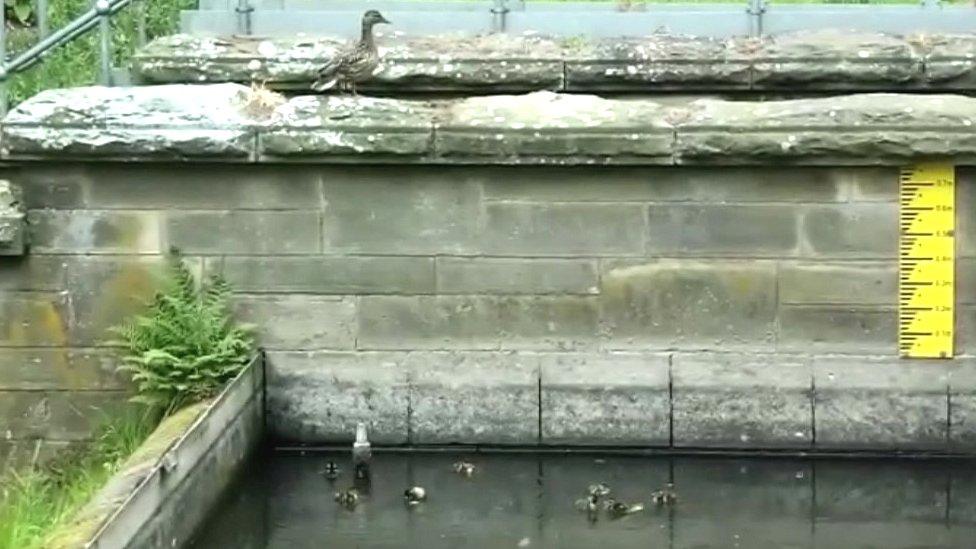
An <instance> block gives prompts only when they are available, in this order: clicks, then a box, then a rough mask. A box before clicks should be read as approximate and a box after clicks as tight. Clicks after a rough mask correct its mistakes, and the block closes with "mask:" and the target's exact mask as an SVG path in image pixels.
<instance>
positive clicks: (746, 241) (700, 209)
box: [647, 204, 799, 257]
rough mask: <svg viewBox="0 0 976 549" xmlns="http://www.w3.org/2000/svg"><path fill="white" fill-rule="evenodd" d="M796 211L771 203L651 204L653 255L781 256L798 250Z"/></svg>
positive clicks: (649, 249) (649, 247)
mask: <svg viewBox="0 0 976 549" xmlns="http://www.w3.org/2000/svg"><path fill="white" fill-rule="evenodd" d="M798 225H799V210H798V209H797V208H796V207H795V206H791V205H781V204H771V205H765V204H764V205H699V204H694V205H690V204H689V205H663V204H662V205H651V206H649V209H648V233H647V234H648V239H647V252H648V253H649V254H652V255H659V254H668V255H675V254H677V255H705V256H715V255H732V256H748V257H783V256H792V255H795V254H796V252H797V249H798V240H797V227H798Z"/></svg>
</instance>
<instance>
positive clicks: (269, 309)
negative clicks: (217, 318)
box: [233, 295, 356, 351]
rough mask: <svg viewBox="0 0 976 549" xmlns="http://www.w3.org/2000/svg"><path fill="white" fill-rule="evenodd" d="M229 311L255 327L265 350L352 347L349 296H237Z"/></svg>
mask: <svg viewBox="0 0 976 549" xmlns="http://www.w3.org/2000/svg"><path fill="white" fill-rule="evenodd" d="M233 310H234V312H235V314H236V317H237V319H238V320H240V321H241V322H247V323H250V324H252V325H254V326H257V334H256V336H257V341H258V343H259V344H260V345H261V347H262V348H265V349H285V350H290V351H299V350H305V349H336V350H341V349H353V348H354V347H355V346H356V303H355V301H354V300H353V299H348V298H345V299H344V298H339V297H323V296H310V295H264V296H239V297H236V298H235V299H234V306H233Z"/></svg>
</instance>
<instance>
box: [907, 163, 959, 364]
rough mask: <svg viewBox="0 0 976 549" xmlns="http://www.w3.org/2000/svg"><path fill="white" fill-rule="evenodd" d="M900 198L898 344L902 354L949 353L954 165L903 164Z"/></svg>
mask: <svg viewBox="0 0 976 549" xmlns="http://www.w3.org/2000/svg"><path fill="white" fill-rule="evenodd" d="M899 198H900V205H901V208H900V211H899V233H898V234H899V242H898V350H899V353H900V354H901V356H902V357H905V358H950V357H952V354H953V331H954V330H953V326H954V323H955V315H954V311H953V308H954V304H955V250H956V239H955V230H956V176H955V169H954V167H953V165H952V164H949V163H938V162H932V163H922V164H917V165H914V166H911V167H907V168H904V169H903V170H902V172H901V189H900V193H899Z"/></svg>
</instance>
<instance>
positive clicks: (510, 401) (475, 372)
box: [408, 353, 539, 444]
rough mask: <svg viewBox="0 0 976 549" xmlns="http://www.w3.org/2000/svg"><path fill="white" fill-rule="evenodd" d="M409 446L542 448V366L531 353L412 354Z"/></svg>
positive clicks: (410, 359)
mask: <svg viewBox="0 0 976 549" xmlns="http://www.w3.org/2000/svg"><path fill="white" fill-rule="evenodd" d="M408 364H409V368H410V442H411V443H414V444H537V443H538V442H539V363H538V361H537V360H534V359H533V358H532V357H531V355H524V354H494V355H486V354H484V353H411V354H410V356H409V358H408Z"/></svg>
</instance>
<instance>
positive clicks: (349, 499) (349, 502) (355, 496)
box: [335, 488, 359, 509]
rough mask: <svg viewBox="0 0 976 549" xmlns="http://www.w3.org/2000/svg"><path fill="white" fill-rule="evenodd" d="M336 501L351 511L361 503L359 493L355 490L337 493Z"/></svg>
mask: <svg viewBox="0 0 976 549" xmlns="http://www.w3.org/2000/svg"><path fill="white" fill-rule="evenodd" d="M335 500H336V502H337V503H338V504H339V505H345V506H346V507H349V508H350V509H351V508H353V507H355V506H356V504H357V503H359V491H358V490H356V489H355V488H348V489H346V490H339V491H338V492H336V493H335Z"/></svg>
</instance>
